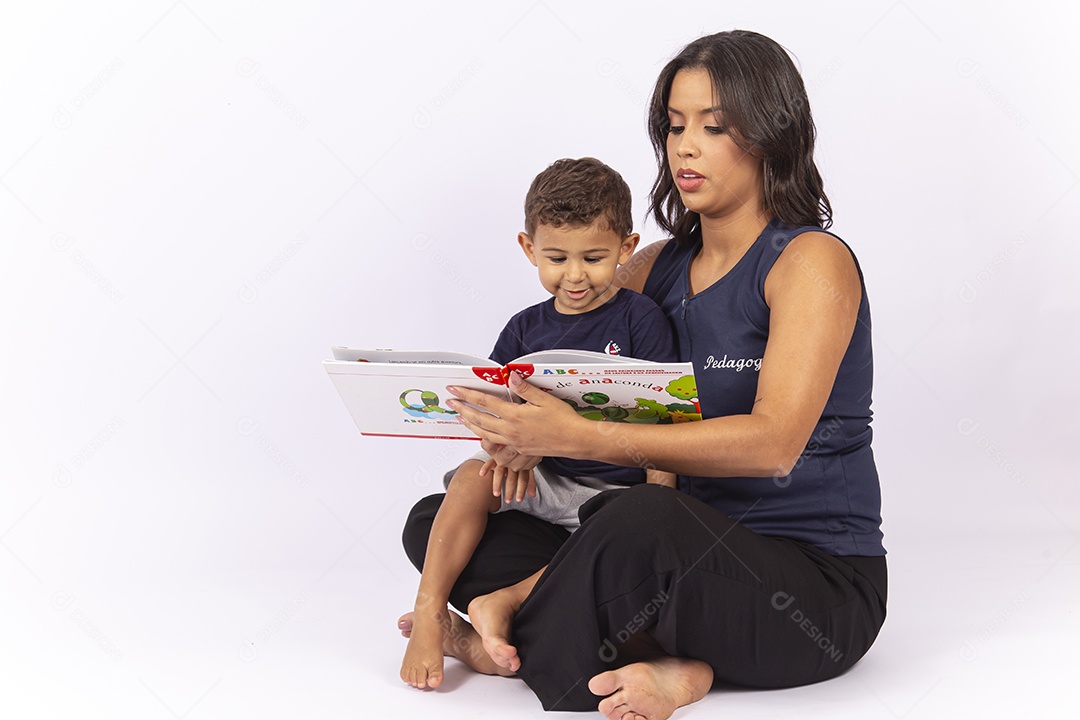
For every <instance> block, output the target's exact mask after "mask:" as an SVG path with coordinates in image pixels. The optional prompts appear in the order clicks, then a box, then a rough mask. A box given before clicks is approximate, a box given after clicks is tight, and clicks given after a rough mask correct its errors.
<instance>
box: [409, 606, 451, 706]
mask: <svg viewBox="0 0 1080 720" xmlns="http://www.w3.org/2000/svg"><path fill="white" fill-rule="evenodd" d="M449 616H450V613H449V611H448V610H447V609H446V607H445V606H444V607H443V608H442V609H441V610H440V609H439V608H425V609H424V610H423V611H421V612H417V613H407V614H406V615H403V616H402V618H401V620H399V621H398V627H399V628H401V634H402V635H404V636H405V637H407V638H409V644H408V646H407V647H406V648H405V658H404V659H403V660H402V661H401V679H402V680H403V681H405V682H406V683H408V684H409V685H412V686H413V687H415V688H425V687H432V688H437V687H439V686H440V685H442V681H443V640H444V638H445V637H446V635H447V633H448V631H449V630H450V628H451V620H450V617H449ZM406 625H407V629H406Z"/></svg>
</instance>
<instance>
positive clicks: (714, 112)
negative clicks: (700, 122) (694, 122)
mask: <svg viewBox="0 0 1080 720" xmlns="http://www.w3.org/2000/svg"><path fill="white" fill-rule="evenodd" d="M667 111H668V114H669V115H678V116H679V117H683V115H684V114H683V112H682V111H681V110H676V109H675V108H673V107H671V106H670V105H669V106H668V109H667ZM698 115H723V111H722V110H721V109H720V106H719V105H714V106H713V107H711V108H705V109H704V110H698Z"/></svg>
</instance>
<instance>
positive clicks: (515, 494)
mask: <svg viewBox="0 0 1080 720" xmlns="http://www.w3.org/2000/svg"><path fill="white" fill-rule="evenodd" d="M536 461H537V462H539V461H540V458H536ZM535 466H536V463H533V467H535ZM489 470H490V471H491V494H492V495H494V496H495V497H498V496H500V495H502V496H503V499H505V500H506V502H508V503H509V502H521V501H522V500H524V499H525V496H526V495H528V496H529V497H536V478H535V477H534V476H533V471H532V467H529V468H528V469H526V470H511V469H510V468H506V467H502V466H500V465H497V464H496V463H495V460H488V461H487V462H485V463H484V465H483V467H481V468H480V474H481V475H486V474H487V472H488V471H489Z"/></svg>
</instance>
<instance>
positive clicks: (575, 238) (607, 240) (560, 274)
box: [518, 220, 639, 315]
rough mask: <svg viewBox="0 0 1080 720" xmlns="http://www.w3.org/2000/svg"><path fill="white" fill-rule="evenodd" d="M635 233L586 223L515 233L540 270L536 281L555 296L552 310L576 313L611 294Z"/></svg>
mask: <svg viewBox="0 0 1080 720" xmlns="http://www.w3.org/2000/svg"><path fill="white" fill-rule="evenodd" d="M638 239H639V236H638V235H637V234H633V235H626V236H622V235H619V234H618V233H616V232H615V231H613V230H608V229H607V227H606V226H605V225H604V223H603V221H602V220H597V221H596V222H594V223H593V224H592V225H581V226H573V227H572V226H568V225H563V226H562V227H552V226H551V225H540V226H538V227H537V228H536V232H534V233H533V234H532V235H531V236H530V235H528V234H527V233H519V234H518V243H519V244H520V245H521V249H522V250H524V251H525V255H526V257H528V258H529V262H531V263H532V264H533V265H535V266H536V267H537V269H539V270H540V284H541V285H543V286H544V289H545V290H547V291H548V292H549V293H551V294H552V295H554V296H555V309H556V310H558V311H559V312H561V313H563V314H564V315H578V314H580V313H585V312H589V311H590V310H595V309H596V308H598V307H600V306H601V305H603V304H604V303H606V302H607V301H608V300H610V299H611V297H612V296H613V295H614V294H615V292H616V290H617V289H618V288H616V287H615V286H614V284H613V283H614V281H615V271H616V270H617V269H618V267H619V265H622V264H623V263H625V262H626V261H627V260H629V259H630V256H631V255H633V254H634V248H635V247H637V244H638Z"/></svg>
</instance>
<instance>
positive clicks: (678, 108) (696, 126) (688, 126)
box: [667, 68, 764, 219]
mask: <svg viewBox="0 0 1080 720" xmlns="http://www.w3.org/2000/svg"><path fill="white" fill-rule="evenodd" d="M716 103H717V100H716V98H715V96H714V94H713V86H712V79H711V78H710V77H709V73H708V72H707V71H706V70H703V69H700V68H694V69H689V68H688V69H684V70H680V71H679V72H678V73H677V74H676V75H675V79H674V81H673V82H672V84H671V94H670V96H669V98H668V120H669V121H670V122H671V130H670V131H669V132H668V138H667V153H668V164H669V166H670V168H671V175H672V178H673V179H674V181H675V185H676V187H678V189H679V195H681V196H682V201H683V204H684V205H685V206H686V208H687V209H688V210H691V211H693V212H696V213H699V214H700V215H701V216H702V217H703V218H717V219H719V218H725V217H731V218H734V217H736V216H738V215H740V214H745V213H749V214H752V215H755V216H756V215H758V214H760V213H761V210H762V196H763V194H764V177H763V174H762V162H761V158H759V157H755V156H754V155H752V154H750V152H748V151H747V150H744V149H742V148H741V147H739V145H738V144H737V143H736V142H735V140H734V139H732V137H731V135H730V134H729V133H728V131H727V129H726V128H725V127H724V118H723V112H722V111H721V108H719V107H716Z"/></svg>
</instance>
